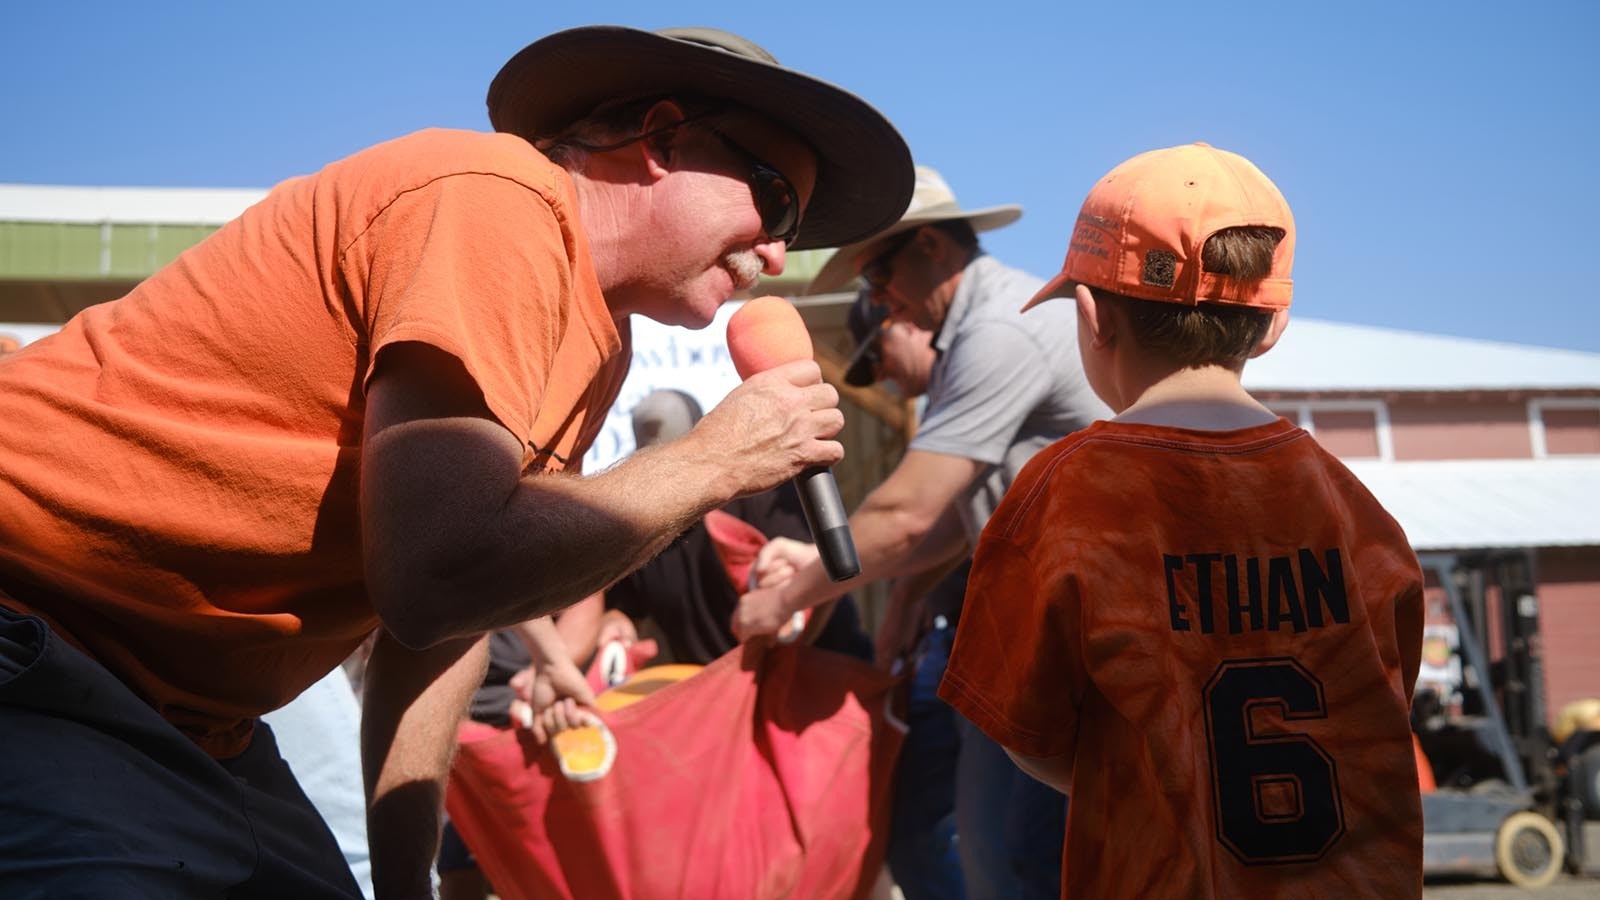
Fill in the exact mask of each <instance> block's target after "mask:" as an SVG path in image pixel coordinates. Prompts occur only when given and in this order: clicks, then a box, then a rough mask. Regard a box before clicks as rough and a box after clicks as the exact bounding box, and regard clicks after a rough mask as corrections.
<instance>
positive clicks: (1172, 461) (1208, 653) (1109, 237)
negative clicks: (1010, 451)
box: [940, 144, 1422, 898]
mask: <svg viewBox="0 0 1600 900" xmlns="http://www.w3.org/2000/svg"><path fill="white" fill-rule="evenodd" d="M1293 257H1294V221H1293V218H1292V217H1291V215H1290V212H1289V207H1288V204H1287V203H1286V202H1285V201H1284V199H1283V196H1282V195H1281V194H1280V193H1279V192H1278V189H1277V188H1276V187H1275V186H1274V185H1273V184H1272V182H1271V181H1270V180H1268V179H1267V177H1266V176H1265V175H1263V174H1262V173H1261V172H1260V170H1258V169H1257V168H1256V167H1255V166H1254V165H1252V164H1251V163H1250V162H1249V161H1248V160H1246V159H1244V158H1243V157H1240V156H1237V155H1235V154H1232V153H1227V152H1224V151H1221V150H1217V149H1214V148H1212V147H1209V146H1207V145H1204V144H1195V145H1191V146H1186V147H1174V148H1170V149H1166V150H1157V151H1153V152H1150V153H1145V154H1141V155H1139V156H1136V157H1134V158H1133V159H1130V160H1128V161H1127V162H1124V163H1123V164H1122V165H1120V166H1118V167H1117V168H1115V169H1113V170H1112V171H1111V172H1110V173H1109V174H1108V175H1106V177H1105V178H1103V179H1101V181H1100V182H1099V183H1098V184H1097V185H1096V186H1095V188H1094V189H1093V190H1092V191H1091V192H1090V194H1089V197H1088V199H1087V200H1086V201H1085V202H1084V205H1083V209H1082V211H1081V212H1080V213H1079V215H1078V221H1077V225H1076V227H1075V229H1074V233H1073V235H1072V238H1071V241H1070V243H1069V245H1068V248H1067V257H1066V263H1065V265H1064V266H1063V268H1062V271H1061V274H1060V275H1058V276H1057V277H1056V278H1055V279H1054V280H1052V281H1051V282H1050V283H1049V284H1048V285H1046V286H1045V288H1044V289H1043V290H1042V291H1040V292H1039V294H1038V295H1037V296H1036V297H1035V298H1034V299H1033V300H1032V301H1031V302H1030V303H1029V306H1032V305H1034V304H1037V303H1040V302H1042V301H1044V300H1047V299H1050V298H1053V297H1072V298H1075V300H1076V302H1077V304H1078V314H1079V315H1078V344H1079V352H1080V353H1081V354H1082V357H1083V366H1084V370H1085V372H1086V373H1087V374H1088V377H1089V381H1090V383H1091V384H1092V385H1093V387H1094V389H1095V392H1096V393H1098V394H1099V395H1100V397H1101V399H1103V400H1105V401H1106V402H1107V403H1108V404H1109V405H1110V406H1111V408H1112V409H1114V410H1116V411H1117V416H1116V417H1115V418H1114V419H1112V420H1110V421H1104V422H1096V423H1094V424H1093V425H1091V426H1090V427H1088V428H1086V429H1084V430H1082V431H1080V432H1078V433H1077V434H1074V435H1071V436H1069V437H1067V438H1065V439H1063V440H1061V441H1059V442H1057V443H1056V444H1055V445H1053V446H1052V447H1050V448H1048V449H1046V450H1044V451H1041V452H1040V453H1039V454H1038V455H1037V456H1035V457H1034V459H1033V460H1032V461H1031V462H1030V463H1029V464H1028V466H1027V468H1026V469H1024V471H1023V472H1022V474H1021V476H1020V477H1019V479H1018V480H1017V482H1016V484H1015V485H1014V486H1013V487H1012V490H1011V491H1010V492H1009V493H1008V494H1007V495H1006V499H1005V501H1004V502H1003V503H1002V504H1001V506H1000V508H999V509H998V510H997V511H996V513H995V516H994V518H993V520H991V521H990V523H989V525H988V527H987V528H986V529H985V530H984V532H983V537H982V540H981V542H980V544H979V547H978V551H977V555H976V559H975V562H974V564H973V567H972V575H971V579H970V582H969V586H968V591H967V602H966V608H967V610H968V612H967V614H966V615H965V616H963V617H962V619H961V624H960V628H959V631H958V634H957V638H956V643H955V648H954V651H953V654H952V656H951V659H950V666H949V670H948V672H947V674H946V675H945V679H944V682H943V684H942V685H941V688H940V694H941V696H943V697H944V698H945V699H946V700H947V701H948V702H949V703H950V704H951V705H952V706H954V707H955V708H956V709H957V710H959V711H961V712H962V713H963V714H964V715H966V716H967V717H968V718H969V719H971V720H972V721H973V722H974V723H975V724H977V725H978V726H979V727H980V728H982V729H983V730H984V731H985V732H987V733H988V734H989V735H990V736H991V737H993V738H994V739H995V740H996V741H998V742H999V743H1001V744H1002V745H1004V746H1005V747H1006V748H1007V750H1008V752H1010V753H1011V755H1012V756H1013V757H1014V758H1015V759H1016V760H1017V762H1018V764H1019V765H1021V766H1022V767H1023V768H1024V769H1026V770H1028V771H1029V772H1030V773H1032V774H1033V775H1034V776H1035V777H1037V778H1039V779H1040V780H1042V781H1045V782H1047V783H1049V784H1052V785H1054V786H1056V787H1057V788H1059V789H1061V790H1063V791H1066V792H1068V793H1070V794H1071V796H1072V804H1071V806H1070V807H1069V809H1068V822H1067V837H1066V844H1065V849H1064V853H1065V862H1064V870H1065V882H1064V884H1063V886H1062V893H1063V896H1072V897H1141V898H1151V897H1183V898H1191V897H1280V896H1295V897H1301V896H1318V897H1416V896H1419V895H1420V893H1421V889H1422V809H1421V800H1420V797H1419V794H1418V789H1417V777H1416V770H1415V767H1414V765H1413V762H1412V751H1411V737H1410V731H1409V727H1408V722H1407V708H1408V704H1409V698H1410V696H1411V689H1412V686H1413V684H1414V683H1415V680H1416V677H1417V667H1418V663H1419V656H1420V650H1421V635H1422V575H1421V572H1420V569H1419V568H1418V565H1417V561H1416V557H1415V556H1414V554H1413V553H1412V551H1411V549H1410V547H1409V545H1408V544H1407V541H1406V537H1405V535H1404V534H1403V533H1402V532H1401V530H1400V527H1399V526H1398V525H1397V524H1396V523H1395V521H1394V520H1393V519H1392V518H1391V517H1390V516H1389V515H1388V514H1387V513H1386V512H1384V510H1383V508H1382V507H1381V506H1379V505H1378V502H1377V501H1376V500H1374V499H1373V497H1372V495H1371V494H1369V493H1368V492H1367V491H1366V489H1365V488H1363V487H1362V485H1361V484H1360V482H1358V481H1357V480H1356V479H1355V477H1354V476H1353V475H1351V474H1350V472H1349V471H1348V470H1346V469H1345V467H1344V466H1343V465H1341V464H1340V463H1339V462H1338V460H1336V459H1335V458H1334V457H1333V456H1332V455H1330V454H1329V453H1327V452H1326V451H1324V450H1322V449H1321V448H1320V447H1319V446H1318V445H1317V444H1316V442H1315V441H1314V440H1313V439H1312V438H1311V436H1310V435H1309V434H1308V433H1306V432H1305V431H1303V430H1301V429H1299V428H1297V427H1295V426H1293V425H1291V424H1290V423H1288V422H1286V421H1284V420H1282V419H1279V418H1278V417H1277V416H1275V415H1273V414H1272V413H1271V412H1270V411H1268V410H1267V409H1266V408H1265V407H1263V406H1262V405H1261V404H1260V403H1257V402H1256V401H1255V400H1254V399H1253V398H1251V397H1250V395H1249V394H1248V393H1246V392H1245V390H1244V388H1243V387H1242V386H1241V385H1240V373H1241V371H1242V370H1243V367H1244V363H1245V360H1247V359H1249V358H1251V357H1253V356H1255V355H1258V354H1260V353H1264V352H1266V351H1267V350H1268V349H1269V348H1271V347H1272V345H1273V344H1274V343H1275V342H1276V340H1277V338H1278V336H1279V335H1280V334H1281V333H1282V331H1283V328H1284V326H1285V325H1286V324H1287V321H1288V307H1289V297H1290V290H1291V284H1292V282H1291V281H1290V278H1289V271H1290V266H1291V263H1292V261H1293ZM1063 352H1066V349H1065V348H1063Z"/></svg>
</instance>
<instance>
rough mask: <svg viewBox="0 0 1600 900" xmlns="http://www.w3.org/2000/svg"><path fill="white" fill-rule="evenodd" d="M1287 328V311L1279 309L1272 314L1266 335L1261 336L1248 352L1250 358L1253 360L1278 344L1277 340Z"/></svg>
mask: <svg viewBox="0 0 1600 900" xmlns="http://www.w3.org/2000/svg"><path fill="white" fill-rule="evenodd" d="M1288 327H1289V311H1288V310H1287V309H1280V310H1277V311H1276V312H1274V313H1273V314H1272V324H1270V325H1268V326H1267V333H1266V334H1264V335H1262V336H1261V340H1260V341H1257V342H1256V348H1255V349H1254V350H1251V351H1250V358H1251V359H1255V358H1256V357H1258V356H1260V355H1261V354H1263V353H1265V352H1267V351H1268V350H1271V349H1272V345H1273V344H1276V343H1277V342H1278V338H1280V337H1282V336H1283V330H1284V329H1285V328H1288Z"/></svg>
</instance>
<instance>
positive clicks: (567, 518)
mask: <svg viewBox="0 0 1600 900" xmlns="http://www.w3.org/2000/svg"><path fill="white" fill-rule="evenodd" d="M730 484H731V482H730V480H729V479H727V478H725V477H723V475H722V473H721V472H719V471H718V470H717V469H716V468H714V467H710V466H707V465H706V464H705V463H704V462H702V461H700V460H697V459H696V458H695V453H694V449H693V446H692V445H689V444H687V443H679V444H669V445H664V446H662V447H657V448H651V449H649V450H645V451H641V452H639V453H635V454H634V455H633V456H630V457H629V458H628V459H626V460H624V461H623V462H621V463H619V464H618V465H617V466H615V467H613V468H611V469H609V470H607V471H605V472H602V473H600V474H598V475H594V476H590V477H576V476H567V475H549V474H541V475H530V476H526V477H523V478H521V479H519V480H518V481H517V483H516V484H515V485H508V486H507V487H506V488H505V490H506V491H507V493H509V495H510V499H509V500H508V501H507V502H505V503H504V505H503V506H501V507H500V513H499V515H498V516H497V517H495V518H494V519H493V520H492V521H486V522H483V523H482V524H481V525H479V526H477V528H476V529H475V534H474V538H475V539H474V540H472V541H469V542H467V543H468V545H469V546H472V547H474V552H473V557H472V558H471V559H462V560H458V561H457V562H456V563H455V564H454V565H452V566H448V567H445V566H440V565H438V564H437V563H436V562H435V563H434V564H433V565H431V566H427V567H423V566H422V565H418V567H417V569H416V570H413V572H412V573H409V575H410V577H409V578H408V577H407V575H408V573H397V574H395V575H394V576H393V578H392V580H391V581H390V582H389V583H388V584H386V585H385V588H386V590H385V595H386V596H388V597H390V598H394V597H399V598H401V599H400V600H399V602H397V603H395V604H393V606H392V607H391V609H390V610H381V611H383V612H385V613H386V614H385V624H386V625H388V626H389V628H390V629H391V630H392V631H395V632H396V633H397V635H398V636H399V637H400V638H401V639H402V640H403V641H404V642H405V643H407V644H408V645H411V646H426V645H428V644H430V643H433V642H435V641H438V640H442V639H448V638H453V637H459V636H462V635H466V634H473V633H478V632H482V631H488V630H492V629H495V628H501V627H506V626H509V625H512V624H515V623H518V622H522V621H525V620H528V619H533V618H537V617H539V616H543V615H547V614H549V613H551V612H554V611H555V610H558V609H561V608H563V607H565V606H568V605H570V604H573V603H576V602H577V601H579V600H581V599H583V598H584V597H586V596H588V595H590V594H593V593H595V592H597V591H601V590H603V589H604V588H606V587H607V586H609V585H610V584H611V583H613V582H615V581H616V580H617V579H619V578H621V577H622V576H623V575H626V574H627V573H628V572H631V571H633V570H634V569H636V568H638V567H639V566H641V565H643V564H644V563H645V562H647V561H649V560H650V558H651V557H653V556H654V555H655V554H657V553H659V552H660V551H661V550H662V549H664V548H665V547H666V546H667V544H668V543H670V542H671V541H672V539H673V538H675V537H677V535H678V534H680V533H681V532H682V531H683V530H684V529H686V528H688V527H689V525H690V524H692V523H693V522H694V521H696V520H697V519H698V518H699V517H701V516H703V515H704V514H705V513H706V511H708V510H710V509H713V508H715V507H717V506H719V505H721V504H723V503H725V502H727V501H728V500H729V499H730V496H731V490H730ZM481 490H484V491H493V490H495V486H494V485H492V484H491V485H484V486H482V487H481ZM441 570H445V571H446V572H447V574H444V575H440V574H438V573H439V572H440V571H441ZM394 607H398V610H396V609H394Z"/></svg>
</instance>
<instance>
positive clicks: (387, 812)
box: [361, 633, 488, 898]
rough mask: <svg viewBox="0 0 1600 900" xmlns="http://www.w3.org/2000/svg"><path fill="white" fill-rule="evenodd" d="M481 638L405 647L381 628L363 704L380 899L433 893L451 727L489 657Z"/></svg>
mask: <svg viewBox="0 0 1600 900" xmlns="http://www.w3.org/2000/svg"><path fill="white" fill-rule="evenodd" d="M487 647H488V644H487V642H486V641H485V640H483V639H474V638H469V639H465V640H458V641H451V642H447V643H444V644H440V645H438V646H435V647H432V648H429V649H427V650H421V651H418V650H410V649H407V648H405V647H404V646H402V645H400V644H399V643H398V642H396V641H395V640H394V638H393V637H391V636H390V635H388V634H386V633H380V634H379V636H378V642H377V644H376V646H374V648H373V651H372V660H371V662H370V663H368V666H367V674H366V680H365V686H364V691H363V693H364V700H363V702H362V710H361V756H362V770H363V775H364V776H365V780H366V788H367V842H368V844H369V846H370V848H371V852H372V883H373V888H374V890H375V892H376V893H377V894H378V896H379V897H382V898H411V897H418V898H426V897H432V895H433V893H432V892H433V886H432V875H431V867H432V861H433V858H434V856H435V855H436V854H437V853H438V849H439V811H440V809H441V808H442V807H443V804H444V781H445V776H446V775H447V774H448V773H449V768H450V758H451V755H452V754H453V752H454V750H455V745H456V726H457V725H458V724H459V723H460V721H461V716H462V714H463V713H464V712H465V711H466V708H467V704H468V702H469V700H470V698H471V696H472V693H473V691H475V690H477V688H478V686H479V685H480V684H482V683H483V674H484V668H485V665H486V663H487V661H488V651H487Z"/></svg>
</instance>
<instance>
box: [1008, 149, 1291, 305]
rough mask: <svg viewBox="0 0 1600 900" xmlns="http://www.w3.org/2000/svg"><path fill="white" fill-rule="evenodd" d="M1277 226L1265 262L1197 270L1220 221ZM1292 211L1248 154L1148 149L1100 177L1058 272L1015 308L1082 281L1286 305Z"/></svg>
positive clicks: (1188, 298)
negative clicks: (1258, 269) (1260, 268)
mask: <svg viewBox="0 0 1600 900" xmlns="http://www.w3.org/2000/svg"><path fill="white" fill-rule="evenodd" d="M1242 225H1259V226H1266V227H1270V228H1279V229H1282V230H1283V240H1282V241H1280V242H1279V243H1278V249H1277V251H1276V252H1275V253H1274V254H1273V257H1272V271H1271V272H1270V273H1269V274H1268V276H1267V277H1266V278H1264V279H1261V280H1259V281H1240V280H1239V279H1236V278H1229V277H1227V276H1223V275H1215V274H1212V273H1209V272H1206V271H1204V269H1203V265H1202V263H1201V257H1200V248H1201V247H1204V246H1205V243H1206V239H1207V238H1209V237H1211V236H1212V235H1213V234H1216V233H1217V232H1218V231H1221V230H1222V229H1224V228H1233V227H1236V226H1242ZM1293 265H1294V216H1293V215H1292V214H1291V213H1290V212H1289V204H1288V202H1287V201H1285V200H1284V199H1283V194H1281V193H1279V191H1278V187H1277V185H1275V184H1273V183H1272V180H1271V179H1269V178H1267V176H1266V175H1263V174H1262V173H1261V170H1260V169H1258V168H1256V167H1255V164H1254V163H1252V162H1250V160H1248V159H1245V158H1244V157H1242V156H1240V155H1238V154H1237V153H1229V152H1228V151H1226V150H1218V149H1217V148H1215V147H1212V146H1211V145H1210V144H1188V145H1185V146H1182V147H1168V148H1167V149H1165V150H1151V151H1150V152H1148V153H1141V154H1139V155H1138V156H1135V157H1133V158H1132V159H1130V160H1128V161H1126V162H1124V163H1122V164H1121V165H1119V166H1117V167H1116V168H1114V169H1112V170H1111V171H1110V172H1109V173H1107V174H1106V176H1105V177H1104V178H1102V179H1100V182H1099V183H1098V184H1096V185H1095V186H1094V188H1093V190H1091V191H1089V196H1088V198H1086V199H1085V200H1084V201H1083V208H1082V209H1081V210H1079V211H1078V221H1077V224H1076V225H1075V226H1074V227H1073V231H1072V238H1071V240H1070V241H1069V242H1068V243H1067V259H1066V262H1064V263H1062V266H1061V273H1060V274H1059V275H1057V276H1056V277H1054V278H1052V279H1050V281H1049V283H1047V284H1046V285H1045V286H1044V289H1043V290H1041V291H1039V293H1038V294H1035V295H1034V297H1033V299H1032V300H1029V301H1028V303H1027V305H1026V306H1024V307H1022V308H1023V309H1025V310H1026V309H1031V308H1032V307H1033V306H1034V305H1036V304H1039V303H1042V302H1044V301H1045V300H1049V299H1050V298H1052V297H1063V296H1068V295H1070V294H1071V293H1072V292H1073V285H1075V284H1077V283H1082V284H1086V285H1088V286H1089V287H1091V288H1101V289H1102V290H1107V291H1112V292H1114V293H1117V294H1122V295H1124V296H1128V297H1138V298H1140V299H1143V300H1164V301H1167V302H1171V303H1182V304H1184V305H1187V306H1193V305H1195V304H1197V303H1231V304H1236V305H1239V306H1250V307H1254V308H1257V309H1265V310H1278V309H1287V308H1288V307H1289V296H1290V294H1291V293H1292V289H1293V287H1294V281H1293V280H1292V279H1291V278H1290V277H1289V270H1290V269H1291V268H1292V267H1293Z"/></svg>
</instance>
